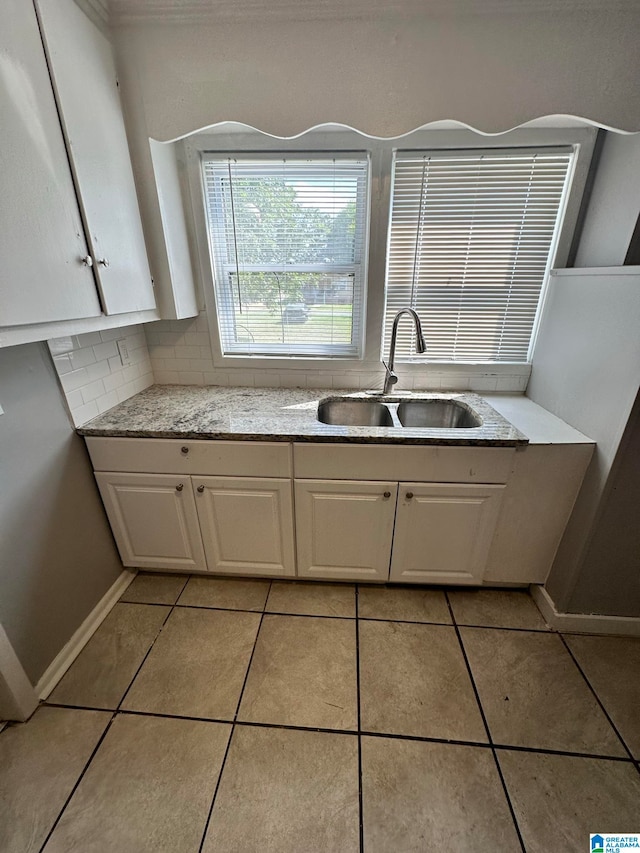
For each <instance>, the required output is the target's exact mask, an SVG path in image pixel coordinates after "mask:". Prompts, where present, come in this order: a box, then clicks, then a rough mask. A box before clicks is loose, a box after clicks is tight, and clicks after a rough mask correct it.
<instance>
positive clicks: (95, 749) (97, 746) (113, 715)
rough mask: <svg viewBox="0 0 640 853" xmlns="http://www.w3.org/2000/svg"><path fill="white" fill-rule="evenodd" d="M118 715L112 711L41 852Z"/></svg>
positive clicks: (41, 849) (43, 843)
mask: <svg viewBox="0 0 640 853" xmlns="http://www.w3.org/2000/svg"><path fill="white" fill-rule="evenodd" d="M116 717H117V711H112V712H111V719H110V720H109V722H108V723H107V725H106V726H105V730H104V731H103V732H102V734H101V735H100V738H99V739H98V742H97V744H96V745H95V747H94V748H93V750H92V752H91V755H90V756H89V758H88V760H87V762H86V764H85V765H84V767H83V768H82V772H81V773H80V775H79V776H78V778H77V779H76V781H75V783H74V785H73V788H72V789H71V791H70V793H69V796H68V797H67V799H66V800H65V801H64V804H63V806H62V808H61V809H60V811H59V812H58V816H57V818H56V819H55V821H54V822H53V824H52V826H51V829H50V830H49V832H48V833H47V835H46V837H45V839H44V841H43V842H42V846H41V847H40V853H42V851H43V850H44V849H45V847H46V846H47V844H48V843H49V839H50V838H51V836H52V835H53V833H54V832H55V829H56V827H57V826H58V824H59V823H60V821H61V820H62V816H63V814H64V813H65V811H66V810H67V806H68V805H69V803H70V802H71V800H72V799H73V796H74V794H75V792H76V791H77V790H78V788H79V786H80V783H81V782H82V780H83V779H84V777H85V775H86V773H87V771H88V769H89V766H90V765H91V762H92V761H93V759H94V758H95V755H96V753H97V752H98V750H99V749H100V747H101V746H102V744H103V742H104V740H105V738H106V736H107V734H108V732H109V730H110V728H111V726H112V724H113V721H114V720H115V718H116Z"/></svg>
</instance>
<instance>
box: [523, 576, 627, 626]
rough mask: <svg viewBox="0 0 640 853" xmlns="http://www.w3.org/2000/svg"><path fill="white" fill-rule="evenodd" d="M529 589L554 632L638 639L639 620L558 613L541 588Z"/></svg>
mask: <svg viewBox="0 0 640 853" xmlns="http://www.w3.org/2000/svg"><path fill="white" fill-rule="evenodd" d="M529 589H530V591H531V596H532V598H533V600H534V601H535V603H536V604H537V605H538V607H539V608H540V611H541V613H542V615H543V616H544V618H545V620H546V622H547V623H548V624H549V625H550V626H551V627H552V628H555V629H556V631H564V632H567V633H577V634H619V635H621V636H626V637H640V618H638V617H635V616H600V615H598V614H597V613H559V612H558V611H557V610H556V606H555V604H554V602H553V599H552V598H551V597H550V596H549V593H548V592H547V591H546V589H545V588H544V587H543V586H539V585H537V584H533V585H532V586H531V587H529Z"/></svg>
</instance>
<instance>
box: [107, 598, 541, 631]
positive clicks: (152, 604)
mask: <svg viewBox="0 0 640 853" xmlns="http://www.w3.org/2000/svg"><path fill="white" fill-rule="evenodd" d="M121 603H122V604H143V605H146V606H148V607H178V608H181V609H185V610H222V611H225V612H237V613H264V614H265V615H269V616H304V617H307V618H309V619H351V620H353V619H356V617H355V616H339V615H337V614H334V613H331V614H329V613H291V612H289V613H285V612H283V611H281V610H269V609H268V608H264V609H261V608H257V607H256V608H253V609H249V608H245V607H216V606H214V605H208V604H180V602H179V601H178V602H176V603H175V604H174V605H167V604H162V603H160V602H157V601H123V602H121ZM357 618H358V619H360V620H362V621H364V622H399V623H401V624H403V625H437V626H440V627H442V628H452V627H454V623H453V622H437V621H435V620H429V619H393V618H391V617H389V616H358V617H357ZM457 624H458V625H459V627H460V628H483V629H485V630H488V631H519V632H524V633H529V634H554V633H556V632H555V631H553V630H552V629H549V628H517V627H515V626H507V625H478V624H475V623H473V622H459V623H457Z"/></svg>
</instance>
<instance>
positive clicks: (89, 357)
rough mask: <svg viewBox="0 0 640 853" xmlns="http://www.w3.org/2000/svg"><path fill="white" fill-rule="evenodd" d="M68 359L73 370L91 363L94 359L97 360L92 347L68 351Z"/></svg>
mask: <svg viewBox="0 0 640 853" xmlns="http://www.w3.org/2000/svg"><path fill="white" fill-rule="evenodd" d="M69 361H70V362H71V365H72V367H73V369H74V370H79V369H80V368H81V367H86V366H87V365H88V364H93V362H94V361H97V359H96V357H95V354H94V352H93V349H92V348H91V347H85V348H84V349H77V350H74V351H73V352H70V353H69Z"/></svg>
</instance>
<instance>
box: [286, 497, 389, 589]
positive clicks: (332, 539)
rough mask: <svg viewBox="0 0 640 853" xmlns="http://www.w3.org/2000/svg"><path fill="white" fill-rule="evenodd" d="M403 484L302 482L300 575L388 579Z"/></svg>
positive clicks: (298, 532) (298, 499)
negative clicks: (399, 485) (394, 526)
mask: <svg viewBox="0 0 640 853" xmlns="http://www.w3.org/2000/svg"><path fill="white" fill-rule="evenodd" d="M397 493H398V484H397V483H378V482H373V483H372V482H359V481H348V482H344V481H339V480H327V481H323V480H296V481H295V496H296V536H297V544H298V575H299V576H300V577H308V578H336V579H338V580H340V579H341V580H363V581H366V580H372V581H386V580H387V578H388V577H389V560H390V557H391V542H392V539H393V520H394V517H395V512H396V496H397Z"/></svg>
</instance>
